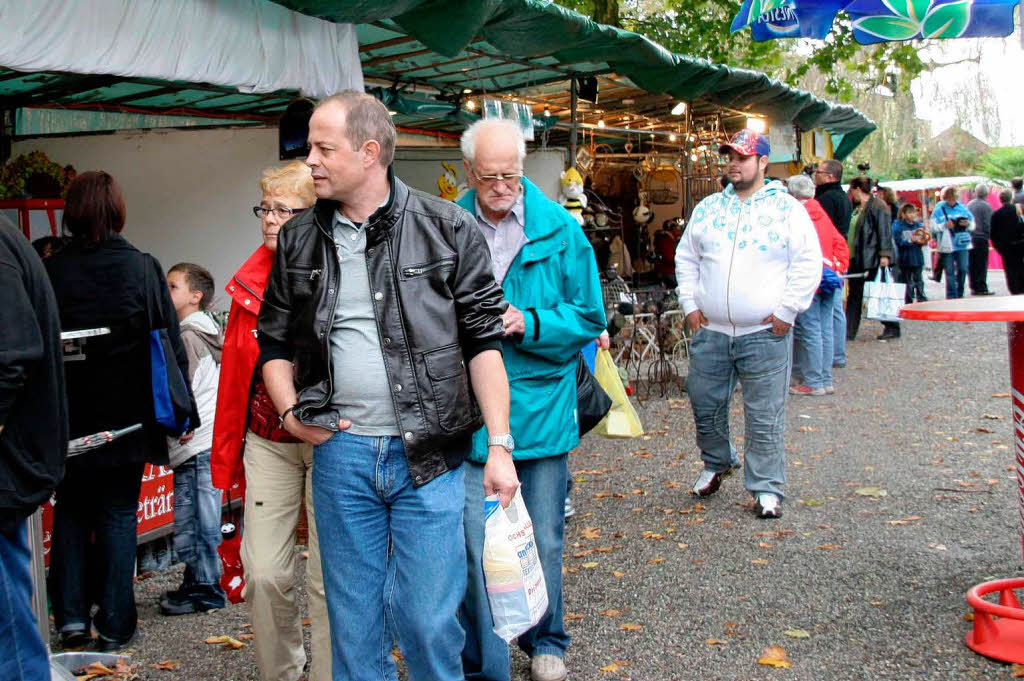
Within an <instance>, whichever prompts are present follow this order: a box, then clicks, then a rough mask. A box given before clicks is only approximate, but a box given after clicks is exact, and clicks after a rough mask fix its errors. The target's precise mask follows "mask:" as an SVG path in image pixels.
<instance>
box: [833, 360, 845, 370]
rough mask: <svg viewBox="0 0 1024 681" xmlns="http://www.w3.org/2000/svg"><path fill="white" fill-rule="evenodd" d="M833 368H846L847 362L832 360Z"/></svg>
mask: <svg viewBox="0 0 1024 681" xmlns="http://www.w3.org/2000/svg"><path fill="white" fill-rule="evenodd" d="M832 368H833V369H845V368H846V362H832Z"/></svg>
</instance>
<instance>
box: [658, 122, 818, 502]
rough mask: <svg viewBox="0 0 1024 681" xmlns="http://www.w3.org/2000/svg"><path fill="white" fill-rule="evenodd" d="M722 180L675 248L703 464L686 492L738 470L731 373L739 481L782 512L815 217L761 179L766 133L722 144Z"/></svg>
mask: <svg viewBox="0 0 1024 681" xmlns="http://www.w3.org/2000/svg"><path fill="white" fill-rule="evenodd" d="M719 151H720V152H721V153H722V154H723V155H728V157H729V163H728V177H729V180H730V185H729V186H727V187H726V188H725V189H724V190H723V191H722V192H720V193H718V194H712V195H711V196H709V197H707V198H705V199H704V200H703V201H701V202H700V203H699V204H697V206H696V207H695V208H694V210H693V215H692V216H691V217H690V223H689V226H688V227H687V229H686V232H685V233H684V234H683V238H682V239H681V240H680V242H679V246H678V247H677V249H676V278H677V280H678V282H679V288H678V289H677V291H678V294H679V302H680V305H681V306H682V308H683V311H684V313H685V314H686V324H687V327H688V328H689V329H690V331H692V332H693V333H694V337H693V341H692V343H691V346H690V348H691V359H690V373H689V376H688V377H687V380H686V389H687V392H688V393H689V395H690V403H691V405H692V407H693V416H694V421H695V422H696V426H697V446H698V447H700V450H701V459H702V460H703V461H704V470H703V471H702V472H701V474H700V477H698V478H697V481H696V483H695V484H694V486H693V490H692V491H693V494H696V495H697V496H699V497H707V496H710V495H712V494H714V493H715V492H717V491H718V488H719V486H720V485H721V483H722V480H723V478H725V477H726V476H728V475H729V474H730V473H731V472H732V469H733V468H734V467H737V466H738V465H739V464H738V457H737V455H736V451H735V449H734V448H733V446H732V444H731V441H730V437H729V401H730V398H731V396H732V392H733V389H734V388H735V386H736V382H737V380H738V381H739V382H740V384H741V385H742V388H743V406H744V412H745V422H746V427H745V439H744V442H745V446H746V453H745V470H744V476H745V479H746V484H745V486H746V489H747V490H748V491H749V492H750V493H751V494H752V495H753V496H754V499H755V501H756V509H757V513H758V516H759V517H761V518H778V517H780V516H781V515H782V507H781V505H782V499H783V493H782V486H783V484H784V482H785V445H784V442H783V428H784V426H785V421H786V396H787V394H788V388H789V374H790V369H791V364H792V336H791V334H790V328H791V326H792V324H793V321H794V320H795V319H796V316H797V315H798V314H799V313H800V312H803V311H804V310H806V309H807V308H808V307H809V306H810V304H811V299H812V298H813V296H814V292H815V291H816V290H817V288H818V285H819V284H820V282H821V275H822V267H821V247H820V245H819V244H818V236H817V233H816V232H815V230H814V225H813V224H812V223H811V219H810V217H809V216H808V214H807V211H806V210H804V207H803V206H802V205H800V203H799V202H798V201H797V200H796V199H794V198H793V197H792V196H790V195H789V194H788V193H787V192H786V189H785V187H784V186H783V185H782V183H780V182H770V183H767V184H765V180H764V176H765V170H766V168H767V167H768V157H769V154H770V147H769V144H768V138H767V137H765V136H763V135H760V134H758V133H755V132H752V131H750V130H742V131H740V132H739V133H737V134H736V135H735V136H734V137H733V138H732V140H731V141H730V142H729V143H728V144H725V145H723V146H722V147H721V149H720V150H719Z"/></svg>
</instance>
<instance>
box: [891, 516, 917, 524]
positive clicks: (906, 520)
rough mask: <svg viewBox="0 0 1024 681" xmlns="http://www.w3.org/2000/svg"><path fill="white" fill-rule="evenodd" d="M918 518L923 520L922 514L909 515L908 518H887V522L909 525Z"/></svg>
mask: <svg viewBox="0 0 1024 681" xmlns="http://www.w3.org/2000/svg"><path fill="white" fill-rule="evenodd" d="M918 520H921V516H919V515H908V516H907V517H906V518H900V519H899V520H886V521H885V522H887V523H889V524H890V525H909V524H910V523H914V522H917V521H918Z"/></svg>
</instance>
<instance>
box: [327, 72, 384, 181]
mask: <svg viewBox="0 0 1024 681" xmlns="http://www.w3.org/2000/svg"><path fill="white" fill-rule="evenodd" d="M328 104H338V105H339V106H341V107H342V108H343V109H344V110H345V136H346V137H347V138H348V141H349V143H350V144H351V145H352V149H353V150H358V149H360V148H361V147H362V146H363V145H364V144H366V143H367V142H369V141H370V140H373V141H374V142H376V143H377V144H379V145H380V164H381V165H382V166H384V167H385V168H387V167H388V166H389V165H391V162H392V161H394V160H395V142H396V139H397V137H398V132H397V131H396V130H395V122H394V121H393V120H391V114H390V113H388V108H387V107H386V106H384V104H383V103H382V102H381V101H380V100H379V99H377V98H376V97H374V96H373V95H368V94H366V93H365V92H359V91H358V90H342V91H341V92H337V93H335V94H333V95H331V96H330V97H328V98H327V99H325V100H323V101H322V102H320V103H319V104H317V105H316V108H317V109H320V108H321V107H324V106H327V105H328Z"/></svg>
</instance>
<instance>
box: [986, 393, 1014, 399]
mask: <svg viewBox="0 0 1024 681" xmlns="http://www.w3.org/2000/svg"><path fill="white" fill-rule="evenodd" d="M991 396H992V397H994V398H996V399H1000V398H1005V397H1009V396H1010V393H993V394H992V395H991Z"/></svg>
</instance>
